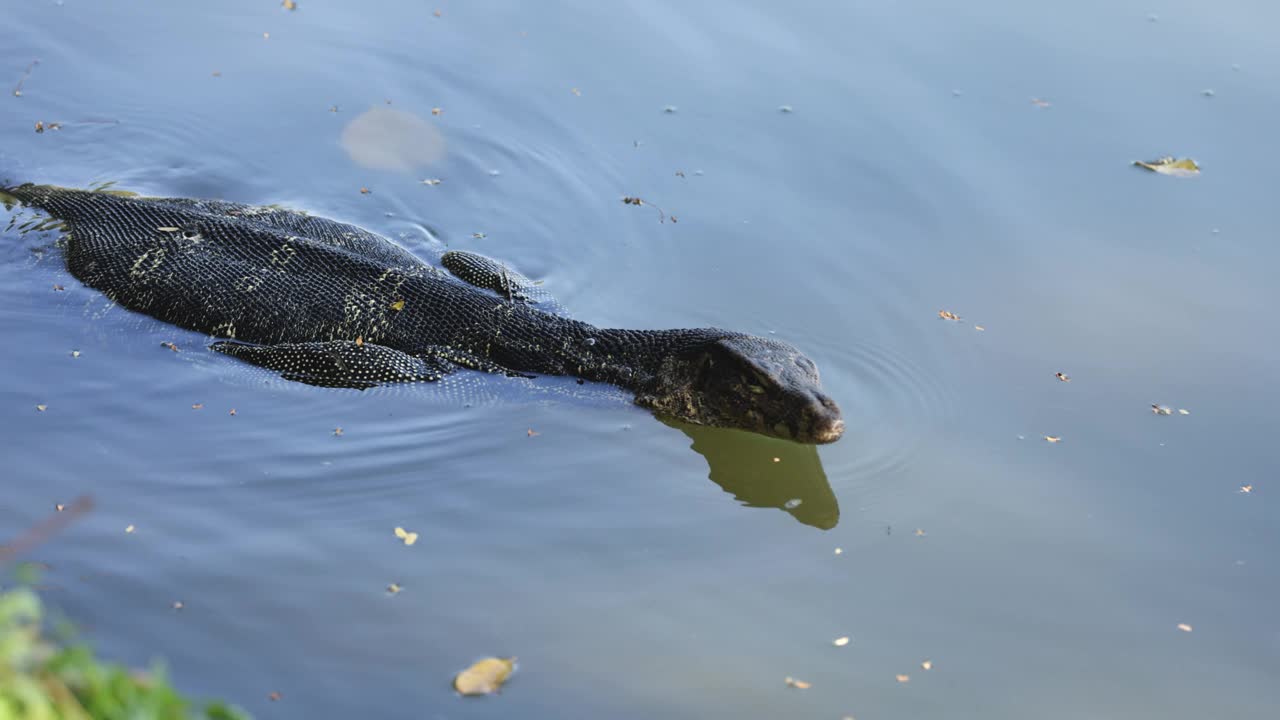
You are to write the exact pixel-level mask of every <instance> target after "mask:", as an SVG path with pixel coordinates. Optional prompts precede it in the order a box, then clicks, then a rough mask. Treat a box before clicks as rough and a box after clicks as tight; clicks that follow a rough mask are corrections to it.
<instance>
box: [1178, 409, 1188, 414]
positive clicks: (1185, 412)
mask: <svg viewBox="0 0 1280 720" xmlns="http://www.w3.org/2000/svg"><path fill="white" fill-rule="evenodd" d="M1178 414H1179V415H1190V414H1191V411H1190V410H1187V409H1186V408H1178Z"/></svg>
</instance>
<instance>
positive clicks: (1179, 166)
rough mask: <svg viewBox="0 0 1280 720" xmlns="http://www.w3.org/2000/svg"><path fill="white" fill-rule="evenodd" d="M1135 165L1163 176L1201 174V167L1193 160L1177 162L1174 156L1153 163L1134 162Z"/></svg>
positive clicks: (1187, 159)
mask: <svg viewBox="0 0 1280 720" xmlns="http://www.w3.org/2000/svg"><path fill="white" fill-rule="evenodd" d="M1133 164H1134V165H1137V166H1138V167H1140V168H1145V169H1147V170H1150V171H1151V172H1157V173H1160V174H1161V175H1172V176H1174V177H1194V176H1196V175H1199V174H1200V166H1199V165H1197V164H1196V161H1195V160H1192V159H1191V158H1182V159H1181V160H1175V159H1174V158H1173V157H1172V156H1166V157H1162V158H1160V159H1159V160H1152V161H1151V162H1142V161H1141V160H1134V161H1133Z"/></svg>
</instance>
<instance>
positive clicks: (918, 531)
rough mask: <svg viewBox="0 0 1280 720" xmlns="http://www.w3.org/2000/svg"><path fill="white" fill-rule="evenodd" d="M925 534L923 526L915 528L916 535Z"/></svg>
mask: <svg viewBox="0 0 1280 720" xmlns="http://www.w3.org/2000/svg"><path fill="white" fill-rule="evenodd" d="M925 534H926V533H925V531H924V529H923V528H916V537H924V536H925Z"/></svg>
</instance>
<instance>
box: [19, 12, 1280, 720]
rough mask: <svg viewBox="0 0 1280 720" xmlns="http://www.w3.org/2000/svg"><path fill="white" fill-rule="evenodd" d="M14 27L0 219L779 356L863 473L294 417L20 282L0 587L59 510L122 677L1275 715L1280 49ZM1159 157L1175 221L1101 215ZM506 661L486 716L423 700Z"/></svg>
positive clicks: (104, 18)
mask: <svg viewBox="0 0 1280 720" xmlns="http://www.w3.org/2000/svg"><path fill="white" fill-rule="evenodd" d="M0 9H3V17H4V23H3V25H2V26H0V90H4V95H3V97H0V178H7V179H9V180H11V181H15V182H24V181H35V182H46V183H58V184H63V185H73V186H87V185H91V184H94V183H99V182H106V181H113V182H115V183H117V185H118V186H119V187H122V188H127V189H130V190H135V191H138V192H143V193H146V194H152V195H167V196H205V197H222V198H227V199H232V200H238V201H246V202H254V203H281V204H284V205H288V206H291V207H297V208H301V209H304V210H307V211H308V212H312V213H315V214H319V215H325V216H329V217H334V218H337V219H340V220H344V221H347V222H354V223H357V224H360V225H362V226H365V227H368V228H370V229H374V230H377V231H379V232H382V233H385V234H387V235H388V236H390V237H393V238H395V239H396V240H397V241H399V242H402V243H404V244H405V245H406V246H408V247H410V248H413V249H415V250H416V251H419V252H423V253H424V254H430V253H432V252H436V251H439V250H441V249H444V248H445V247H456V248H466V249H471V250H477V251H480V252H483V253H486V254H489V255H493V256H495V257H500V258H502V259H503V260H505V261H508V262H510V263H512V264H513V265H514V266H515V267H517V268H519V269H520V270H521V271H523V272H524V273H525V274H527V275H530V276H531V277H535V278H538V279H539V280H542V281H544V285H543V287H545V288H546V289H547V290H548V291H550V292H552V293H553V294H554V295H555V296H556V297H557V298H558V299H559V300H560V301H561V302H562V303H563V304H564V305H565V306H567V307H568V308H569V309H570V310H571V312H572V313H573V314H574V316H575V317H579V318H581V319H584V320H587V321H590V322H592V323H594V324H597V325H601V326H619V327H696V326H706V325H715V326H720V327H727V328H733V329H735V330H741V331H745V332H752V333H756V334H761V335H770V334H772V336H774V337H777V338H779V339H782V340H786V341H788V342H791V343H793V344H795V345H796V346H798V347H800V348H802V349H803V350H804V351H805V352H806V353H807V354H808V355H810V356H811V357H812V358H814V360H815V361H816V362H817V364H818V366H819V367H820V368H821V371H822V374H823V379H824V384H825V386H826V389H827V391H828V392H829V393H830V394H831V395H832V396H833V397H835V398H836V399H837V401H839V402H840V403H841V405H842V407H843V409H844V414H845V418H846V422H847V423H848V430H847V432H846V434H845V437H844V438H843V439H842V440H840V441H839V442H838V443H836V444H834V445H830V446H824V447H822V448H820V449H817V450H814V449H812V448H804V447H799V446H793V445H789V444H786V443H781V442H778V441H773V440H768V439H764V438H757V437H753V436H748V435H744V434H741V433H733V432H725V431H707V430H697V429H690V428H683V429H682V428H680V427H673V426H669V425H667V424H664V423H662V422H659V421H658V420H656V419H654V418H653V417H651V416H650V415H648V414H647V413H645V412H644V411H643V410H640V409H638V408H634V407H632V406H630V405H628V404H627V403H625V402H622V401H619V400H617V399H616V398H614V399H610V398H609V397H607V396H606V397H603V398H602V397H596V396H593V397H590V398H575V397H563V396H562V395H561V394H560V393H557V392H556V391H555V390H554V389H553V390H551V391H540V392H527V393H526V392H510V391H507V390H505V389H502V388H498V389H497V390H495V391H494V392H493V393H492V395H493V397H487V398H485V399H483V400H482V401H474V398H470V397H468V398H459V397H457V396H454V395H450V393H448V392H443V391H440V392H433V391H432V389H431V388H415V389H399V390H378V391H370V392H365V393H360V392H355V391H344V390H329V389H320V388H312V387H307V386H297V385H292V384H289V383H285V382H283V381H279V380H275V379H272V378H269V377H265V376H264V375H262V374H261V373H260V372H259V371H256V370H253V369H250V368H246V367H244V366H242V365H238V364H236V363H235V362H234V361H233V360H231V359H229V358H225V357H222V356H215V355H213V354H212V353H209V352H207V351H205V350H203V347H204V345H205V343H206V340H207V339H206V338H204V337H202V336H199V335H197V334H194V333H188V332H185V331H180V330H177V329H175V328H172V327H168V326H165V325H163V324H161V323H158V322H155V321H151V320H148V319H145V318H140V317H137V316H134V315H131V314H130V313H127V312H125V311H123V310H121V309H119V308H111V307H109V305H108V303H107V302H106V300H105V299H103V298H102V297H101V296H100V295H99V294H97V293H96V292H94V291H92V290H90V289H87V288H85V287H83V286H81V285H80V284H79V283H78V282H77V281H76V280H75V279H74V278H72V277H70V276H69V275H68V274H67V273H66V272H65V270H63V269H62V267H61V261H60V258H59V256H58V252H57V248H56V247H55V245H54V241H55V240H56V234H50V233H44V234H42V233H35V232H28V233H22V232H19V231H18V230H17V229H16V228H14V229H10V230H9V231H6V232H5V233H4V234H3V243H2V244H0V336H3V338H4V340H5V343H4V344H5V348H6V351H5V352H4V353H2V354H0V373H2V374H3V377H5V378H6V381H5V382H4V383H3V385H0V438H2V442H3V447H4V459H5V462H4V477H5V480H4V485H3V487H4V495H3V501H0V542H2V541H3V539H4V538H11V537H13V536H16V535H17V534H18V533H20V532H21V531H22V529H24V528H26V527H28V526H30V525H32V524H33V523H35V522H37V521H39V520H40V519H41V518H44V517H45V516H47V515H49V514H50V513H52V512H53V507H54V505H55V504H56V503H69V502H71V500H72V499H73V498H75V497H77V496H80V495H86V494H87V495H92V497H93V498H94V500H95V502H96V508H95V510H94V511H93V512H92V513H90V514H88V515H86V516H85V517H83V518H82V519H80V520H79V521H78V522H76V523H75V524H74V525H73V526H72V527H71V528H70V529H68V530H67V531H66V532H64V533H62V534H60V535H58V536H57V537H55V538H53V539H52V540H51V541H49V542H48V543H46V544H44V545H42V546H40V547H39V548H37V549H36V550H34V551H33V552H32V553H31V555H30V556H29V557H28V558H27V559H29V560H35V561H39V562H44V563H47V564H48V565H49V569H48V570H46V571H45V574H44V582H45V583H46V584H47V585H49V586H50V587H49V589H48V591H47V598H48V600H49V602H50V603H52V604H54V605H56V606H57V607H58V608H60V609H61V611H62V612H63V613H64V614H65V615H66V616H68V617H69V618H71V619H73V620H74V621H75V622H76V623H78V624H79V625H80V626H81V627H83V628H84V629H85V631H86V635H87V637H88V638H89V639H90V640H91V641H92V642H93V643H94V644H95V645H96V646H97V648H98V649H99V650H100V651H101V652H102V653H103V654H105V655H107V656H109V657H112V658H115V659H118V660H121V661H125V662H129V663H132V664H137V665H144V664H146V663H148V662H149V661H151V660H152V659H154V658H163V659H164V660H165V661H166V662H167V664H168V666H169V668H170V671H171V673H172V675H173V676H174V678H175V680H176V682H177V683H178V685H179V686H180V687H182V688H183V689H184V690H187V691H190V692H192V693H195V694H197V695H203V696H211V697H223V698H228V699H231V700H233V701H235V702H237V703H239V704H240V705H242V706H243V707H245V708H247V709H248V710H250V711H252V712H254V713H256V714H257V715H259V716H261V717H423V718H490V717H492V718H499V717H502V718H507V717H520V718H579V717H581V718H596V717H608V718H655V717H661V718H726V719H727V718H735V719H737V718H778V717H815V718H839V717H844V716H848V715H852V716H855V717H857V718H859V719H860V720H867V719H868V718H912V719H914V718H923V717H947V718H983V719H984V720H990V719H992V718H1009V719H1011V720H1012V719H1021V718H1029V717H1034V718H1041V719H1054V718H1063V719H1074V718H1083V717H1088V718H1125V719H1126V720H1132V719H1135V718H1153V719H1154V718H1160V719H1161V720H1167V719H1168V718H1203V717H1214V718H1274V717H1276V716H1277V715H1280V685H1277V684H1276V677H1277V675H1278V674H1280V620H1277V618H1276V616H1275V612H1274V610H1273V608H1275V607H1276V606H1277V605H1280V580H1278V578H1280V560H1278V559H1277V556H1276V552H1275V550H1276V548H1277V547H1280V524H1277V523H1276V522H1275V521H1274V519H1273V518H1274V516H1275V514H1276V504H1275V500H1274V497H1275V493H1276V487H1274V482H1275V480H1276V478H1277V477H1280V474H1278V473H1277V461H1276V459H1275V453H1274V450H1273V446H1274V435H1275V432H1276V427H1277V423H1276V408H1277V407H1280V391H1278V390H1277V389H1276V384H1275V382H1274V368H1275V367H1276V364H1275V361H1274V360H1273V358H1274V356H1275V355H1276V354H1277V352H1280V342H1278V341H1277V334H1276V331H1275V328H1276V327H1277V323H1276V320H1275V317H1274V316H1275V308H1276V307H1277V305H1278V301H1280V292H1277V290H1276V285H1275V282H1274V280H1273V277H1274V274H1275V268H1276V266H1277V261H1280V251H1278V250H1277V245H1276V243H1275V242H1274V241H1273V237H1272V236H1273V234H1274V227H1275V224H1276V217H1275V212H1274V207H1275V205H1274V198H1273V195H1274V192H1273V190H1274V184H1275V182H1274V178H1273V168H1274V167H1275V164H1276V161H1277V157H1276V155H1277V149H1276V148H1277V147H1278V146H1277V144H1276V141H1275V118H1276V117H1277V116H1278V114H1280V46H1277V45H1276V43H1275V41H1274V28H1275V26H1276V23H1277V21H1280V6H1277V5H1275V4H1273V3H1263V2H1249V1H1248V0H1228V1H1224V2H1220V3H1213V4H1209V3H1200V2H1191V1H1190V0H1152V1H1151V2H1145V3H1135V2H1129V1H1127V0H1125V1H1121V2H1114V1H1113V2H1102V1H1101V0H1086V1H1084V2H1076V3H1069V4H1061V3H1060V4H1056V5H1051V4H1046V3H1025V2H1015V1H1014V0H984V1H979V2H970V3H952V2H942V1H941V0H935V1H933V2H927V1H924V0H919V1H916V2H907V1H905V0H903V1H898V2H893V1H883V0H882V1H880V2H845V3H818V2H799V3H791V4H779V3H765V2H753V1H751V0H744V1H742V2H732V3H731V2H726V1H724V0H708V1H707V2H701V3H688V2H672V1H669V0H650V1H649V2H619V3H600V2H585V1H579V2H557V3H536V4H535V3H522V2H514V1H508V2H497V1H495V2H483V3H479V2H476V3H461V2H458V3H452V2H444V0H440V2H438V3H434V4H433V3H432V2H419V1H417V0H414V1H409V0H402V1H397V2H390V1H388V2H372V3H360V4H356V3H345V2H338V1H337V0H301V1H300V2H299V6H298V9H297V10H296V11H295V12H289V11H287V10H284V9H282V8H281V7H279V6H278V3H275V2H273V1H272V0H255V1H253V2H250V1H248V0H235V1H225V2H219V3H179V2H161V1H159V0H148V1H146V2H141V1H140V2H130V3H123V2H119V3H109V2H88V1H86V0H63V1H61V2H47V1H40V2H20V1H19V0H3V2H2V3H0ZM435 10H439V13H440V14H439V16H436V15H435V14H434V13H433V11H435ZM264 34H265V35H264ZM35 59H38V60H39V63H38V64H37V65H35V66H34V67H32V68H31V72H30V73H29V75H27V76H26V77H25V79H24V71H25V70H26V69H27V68H28V65H29V64H30V63H31V62H32V61H33V60H35ZM20 82H21V95H20V96H15V95H14V94H13V93H12V90H13V89H14V88H15V87H16V86H17V85H18V84H19V83H20ZM1206 91H1212V92H1211V93H1206ZM1033 99H1036V100H1040V101H1042V102H1041V103H1039V104H1037V103H1033ZM1044 103H1048V106H1045V107H1042V106H1041V105H1043V104H1044ZM372 108H381V109H391V110H395V111H397V112H403V113H407V114H410V115H412V116H416V117H417V118H418V119H420V120H421V121H422V122H423V124H425V125H427V126H430V127H431V128H433V129H434V131H435V133H436V134H435V135H433V136H430V137H428V138H425V139H421V138H420V139H418V140H414V141H410V142H407V143H403V144H401V145H400V146H399V147H398V148H397V150H398V152H399V153H400V154H397V155H396V157H420V158H421V159H420V160H419V163H418V164H417V165H416V166H414V167H413V168H412V169H402V170H385V169H375V168H369V167H364V166H362V165H360V164H358V163H357V162H356V161H355V160H354V159H353V156H352V154H351V153H349V152H348V149H347V148H345V147H344V145H343V143H342V141H341V138H342V133H343V130H344V128H346V127H348V125H349V124H350V123H352V122H353V121H355V120H356V119H357V118H359V117H360V116H361V115H362V114H363V113H365V112H366V111H369V110H370V109H372ZM433 109H438V110H439V112H438V114H435V113H433ZM36 121H41V122H43V123H45V124H46V125H47V124H48V123H51V122H57V123H61V127H60V129H57V130H46V131H45V132H44V133H39V134H37V133H35V132H33V127H34V124H35V122H36ZM433 143H434V144H433ZM437 145H438V146H437ZM1164 154H1174V155H1178V156H1189V157H1193V158H1195V159H1196V160H1197V161H1199V162H1200V164H1201V166H1202V168H1203V172H1202V173H1201V176H1200V177H1196V178H1190V179H1179V178H1171V177H1163V176H1158V175H1154V174H1151V173H1146V172H1144V171H1141V170H1139V169H1136V168H1134V167H1132V166H1131V165H1130V164H1129V163H1130V162H1131V161H1133V160H1137V159H1143V160H1150V159H1154V158H1156V157H1159V156H1161V155H1164ZM433 158H434V159H433ZM424 179H439V180H441V182H440V184H438V185H424V184H423V183H422V182H421V181H422V180H424ZM361 188H365V189H367V190H369V192H368V193H362V192H361ZM624 196H638V197H642V198H644V199H645V201H646V202H647V203H650V204H651V205H656V206H657V207H650V206H642V207H635V206H632V205H626V204H623V203H622V202H621V201H620V200H621V198H622V197H624ZM658 208H661V210H662V211H663V212H664V213H665V214H666V215H674V216H675V219H674V220H673V219H670V218H668V219H667V220H666V222H660V221H659V213H658ZM17 216H18V222H23V221H25V220H28V219H30V218H32V217H34V216H33V215H32V214H30V213H29V212H28V211H21V212H17ZM7 220H8V218H7V217H6V218H0V221H5V222H7ZM475 234H483V237H475ZM54 285H61V286H63V287H64V288H65V289H64V290H63V291H57V290H54V289H53V286H54ZM939 310H947V311H951V312H955V313H957V314H959V315H960V316H961V318H962V320H961V321H959V322H951V321H946V320H941V319H939V318H938V311H939ZM977 326H981V327H982V328H984V329H983V330H981V331H980V330H978V329H977ZM161 342H173V343H175V344H177V346H178V347H179V348H180V350H181V352H178V353H174V352H171V351H170V350H168V349H165V348H163V347H161V346H160V343H161ZM73 351H78V352H79V355H78V356H73V355H72V352H73ZM1055 372H1064V373H1066V374H1067V375H1069V376H1070V378H1071V382H1069V383H1063V382H1060V381H1058V380H1057V379H1056V378H1055V377H1054V373H1055ZM570 389H572V388H570ZM1153 403H1154V404H1159V405H1167V406H1169V407H1170V408H1171V409H1172V412H1173V414H1172V415H1169V416H1163V415H1157V414H1153V413H1152V412H1151V410H1150V406H1151V405H1152V404H1153ZM38 404H40V405H45V406H47V409H46V410H45V411H43V412H40V411H37V410H36V405H38ZM197 404H199V405H202V406H203V407H201V408H200V409H193V407H192V406H193V405H197ZM232 408H234V409H235V410H236V413H235V415H234V416H232V415H231V414H230V410H231V409H232ZM1178 409H1186V410H1188V411H1189V414H1186V415H1183V414H1180V413H1179V412H1178ZM339 427H340V428H342V434H341V435H336V434H335V429H337V428H339ZM530 430H532V431H534V432H536V433H537V434H536V435H530V433H529V431H530ZM1045 435H1050V436H1055V437H1060V438H1061V441H1060V442H1058V443H1049V442H1046V441H1045V440H1044V439H1043V437H1044V436H1045ZM773 458H778V460H777V461H776V462H775V461H774V460H773ZM1243 487H1250V488H1252V490H1251V491H1250V492H1241V488H1243ZM795 500H800V501H801V503H800V505H798V506H794V507H790V508H787V507H786V506H787V505H794V501H795ZM130 525H132V526H134V531H133V532H131V533H126V532H125V528H126V527H127V526H130ZM398 526H399V527H404V528H406V529H408V530H412V531H415V532H418V533H419V535H420V537H419V540H418V542H417V543H416V544H415V545H414V546H412V547H406V546H405V545H403V544H402V543H401V542H400V541H399V540H397V539H396V537H395V536H394V534H393V530H394V528H396V527H398ZM837 548H839V549H840V550H841V552H840V553H839V554H837V553H836V549H837ZM390 583H397V584H399V585H400V586H401V587H402V588H403V589H402V591H401V592H399V593H398V594H394V595H392V594H389V593H388V592H387V591H386V588H387V586H388V584H390ZM176 601H180V602H182V603H183V607H182V609H181V610H174V609H173V607H172V605H173V603H174V602H176ZM1179 624H1186V625H1187V626H1189V627H1190V628H1192V631H1191V632H1189V633H1188V632H1185V631H1182V630H1179V629H1178V625H1179ZM840 636H849V637H851V638H852V640H851V642H850V643H849V644H848V645H847V646H845V647H834V646H833V645H832V640H833V639H835V638H837V637H840ZM488 654H498V655H515V656H518V657H519V663H520V667H519V671H518V673H517V674H516V676H515V677H514V679H513V680H512V681H511V683H510V684H509V685H508V686H507V688H506V690H505V691H504V692H503V693H502V695H501V696H499V697H493V698H486V699H482V700H477V701H471V700H464V699H461V698H458V697H456V696H455V695H454V693H453V692H452V690H451V689H450V686H449V683H450V679H451V677H452V675H453V674H454V673H455V672H456V671H457V670H459V669H461V668H462V667H465V666H466V665H467V664H469V663H470V662H472V661H473V660H475V659H477V658H479V657H482V656H484V655H488ZM926 660H929V661H931V663H932V664H931V668H932V669H929V670H925V669H924V668H923V667H922V666H921V663H923V662H924V661H926ZM900 674H901V675H906V676H908V677H909V681H908V682H905V683H902V682H899V681H898V679H897V678H896V676H897V675H900ZM789 676H790V677H794V678H797V679H801V680H804V681H806V682H809V683H811V684H812V687H811V688H809V689H805V690H801V689H797V688H791V687H787V685H786V684H785V683H784V678H786V677H789ZM272 692H278V693H280V700H279V701H277V702H272V701H270V700H269V699H268V694H269V693H272Z"/></svg>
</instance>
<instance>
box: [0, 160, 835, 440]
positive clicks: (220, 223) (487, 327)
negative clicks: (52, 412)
mask: <svg viewBox="0 0 1280 720" xmlns="http://www.w3.org/2000/svg"><path fill="white" fill-rule="evenodd" d="M3 192H4V193H5V194H8V195H10V196H12V197H14V198H17V199H18V200H20V201H22V202H23V203H25V204H27V205H30V206H33V207H36V208H40V209H42V210H44V211H46V212H47V213H49V214H50V215H51V216H53V217H55V218H59V219H61V220H63V221H64V223H65V224H66V226H67V228H68V230H69V233H70V234H69V239H68V242H67V249H66V261H67V268H68V270H69V271H70V272H71V273H72V274H73V275H75V276H76V277H77V278H78V279H80V280H81V281H82V282H84V283H85V284H86V285H89V286H90V287H93V288H96V289H98V290H100V291H102V292H103V293H104V294H106V295H107V296H108V297H109V298H110V299H111V300H113V301H114V302H116V303H118V304H120V305H122V306H124V307H127V308H129V309H131V310H136V311H138V312H142V313H145V314H147V315H150V316H152V317H155V318H157V319H160V320H164V321H166V322H170V323H173V324H174V325H178V326H181V327H184V328H187V329H190V330H195V331H199V332H203V333H207V334H209V335H211V336H213V337H215V338H222V339H224V340H225V342H217V343H214V345H213V347H214V349H216V350H219V351H221V352H224V353H227V354H229V355H233V356H236V357H239V358H241V359H243V360H245V361H248V362H252V363H254V364H256V365H260V366H262V367H266V368H269V369H272V370H276V371H278V372H281V373H282V374H283V375H284V376H285V377H287V378H290V379H293V380H299V381H303V382H309V383H312V384H317V385H333V386H347V387H369V386H371V385H376V384H381V383H389V382H406V381H431V380H437V379H439V378H441V377H443V376H444V375H446V374H448V373H450V372H454V371H456V370H457V369H458V368H469V369H472V370H479V371H484V372H492V373H504V374H508V375H521V374H533V375H538V374H554V375H571V376H576V377H579V378H582V379H584V380H592V381H599V382H607V383H612V384H615V385H618V386H621V387H624V388H627V389H628V390H631V391H632V392H634V393H635V396H636V402H637V403H638V404H640V405H642V406H645V407H648V408H650V409H652V410H653V411H655V412H657V413H659V414H661V415H665V416H670V417H674V418H676V419H680V420H685V421H688V422H693V423H697V424H702V425H712V426H720V427H735V428H741V429H745V430H750V431H754V432H759V433H763V434H767V435H773V436H778V437H784V438H788V439H791V440H796V441H798V442H806V443H822V442H831V441H834V440H836V439H837V438H839V437H840V434H841V433H842V432H843V429H844V423H843V421H842V420H841V418H840V411H839V409H838V407H837V406H836V404H835V403H834V401H832V400H831V399H830V398H828V397H827V396H826V395H824V394H823V393H822V391H821V386H820V383H819V379H818V374H817V369H816V367H815V366H814V364H813V363H812V361H810V360H809V359H808V358H806V357H805V356H804V355H802V354H801V353H800V352H799V351H798V350H796V349H795V348H793V347H791V346H790V345H787V344H785V343H781V342H778V341H774V340H769V339H766V338H759V337H754V336H750V335H744V334H740V333H733V332H729V331H725V330H719V329H715V328H702V329H681V330H622V329H604V328H597V327H595V326H593V325H590V324H588V323H585V322H581V321H578V320H574V319H571V318H567V317H563V316H561V315H557V314H555V313H553V312H548V311H546V310H543V309H540V308H539V307H536V306H534V305H533V304H531V303H530V302H529V301H528V298H527V297H525V296H524V295H523V294H522V290H524V289H526V288H527V285H525V283H526V282H527V281H525V280H524V278H523V277H522V276H520V275H518V274H516V273H514V272H510V271H507V270H506V269H505V268H504V267H503V266H501V264H499V263H496V262H494V261H491V260H488V259H487V258H481V257H479V256H475V255H471V254H469V253H449V254H446V256H445V258H443V261H444V264H445V266H446V267H447V268H449V270H451V271H452V272H453V273H455V274H456V275H457V277H455V276H454V275H451V274H449V273H446V272H444V271H442V270H439V269H437V268H434V267H432V266H430V265H428V264H427V263H425V262H424V261H422V260H421V259H419V258H417V257H415V256H414V255H413V254H411V253H409V252H408V251H406V250H404V249H403V248H401V247H399V246H397V245H395V244H393V243H391V242H390V241H388V240H386V239H385V238H382V237H381V236H378V235H376V234H374V233H370V232H368V231H366V230H363V229H361V228H358V227H355V226H352V225H346V224H343V223H338V222H334V221H332V220H326V219H324V218H317V217H312V216H309V215H306V214H303V213H298V212H294V211H290V210H281V209H277V208H262V207H255V206H249V205H242V204H238V203H228V202H222V201H206V200H188V199H176V198H174V199H166V198H138V197H126V196H122V195H120V194H117V193H105V192H90V191H80V190H70V189H66V188H58V187H52V186H37V185H22V186H19V187H15V188H9V189H4V190H3Z"/></svg>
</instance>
